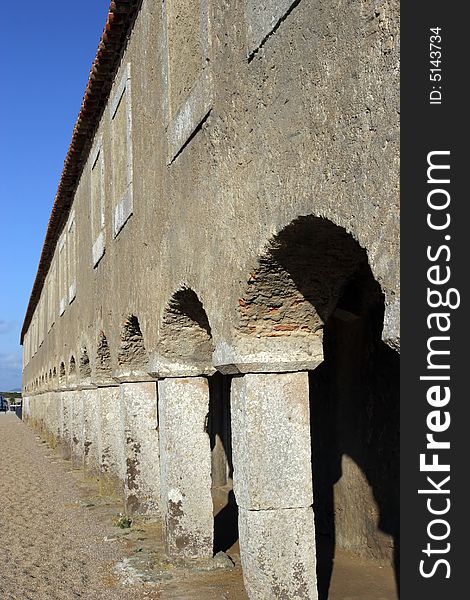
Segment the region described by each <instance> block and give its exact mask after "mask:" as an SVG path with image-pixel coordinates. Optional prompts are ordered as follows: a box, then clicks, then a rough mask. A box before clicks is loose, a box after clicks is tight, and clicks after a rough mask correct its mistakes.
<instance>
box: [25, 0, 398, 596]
mask: <svg viewBox="0 0 470 600" xmlns="http://www.w3.org/2000/svg"><path fill="white" fill-rule="evenodd" d="M398 24H399V21H398V2H396V1H395V0H383V1H381V0H357V1H351V0H339V1H338V2H333V3H332V2H330V1H325V0H295V1H291V0H278V1H274V0H264V1H263V2H257V1H255V0H240V1H239V2H228V1H226V0H162V1H158V2H156V1H152V0H143V1H141V2H138V1H136V0H126V1H124V0H113V1H112V2H111V5H110V9H109V16H108V20H107V22H106V26H105V29H104V31H103V35H102V38H101V41H100V44H99V48H98V52H97V55H96V59H95V61H94V63H93V66H92V69H91V71H90V76H89V81H88V85H87V88H86V91H85V95H84V98H83V102H82V106H81V110H80V114H79V116H78V119H77V122H76V125H75V128H74V131H73V136H72V141H71V145H70V149H69V152H68V154H67V157H66V161H65V164H64V169H63V173H62V176H61V180H60V184H59V187H58V192H57V196H56V198H55V202H54V207H53V210H52V214H51V217H50V221H49V225H48V229H47V234H46V238H45V242H44V246H43V250H42V255H41V260H40V263H39V268H38V272H37V276H36V280H35V282H34V286H33V290H32V294H31V298H30V302H29V306H28V309H27V313H26V317H25V321H24V325H23V330H22V334H21V342H22V344H23V347H24V368H23V396H24V417H25V418H26V419H27V420H28V421H29V422H30V423H31V424H32V425H33V426H35V427H38V428H41V429H42V430H43V431H45V432H46V433H47V435H48V436H49V437H50V439H51V440H54V441H56V442H57V443H59V444H61V445H62V447H63V449H64V451H65V452H66V453H68V454H69V455H70V456H71V458H72V459H73V460H74V461H75V462H76V463H77V464H80V465H83V467H84V468H86V469H89V470H91V471H94V472H96V473H99V474H100V476H102V477H106V478H109V479H110V480H112V481H113V482H114V484H115V485H116V486H117V487H118V488H120V489H122V490H123V494H124V495H125V499H126V505H127V510H128V511H129V512H130V513H135V512H140V513H143V514H148V515H154V516H157V517H161V518H162V519H163V520H164V523H165V536H166V547H167V551H168V554H169V555H170V556H172V557H175V558H178V559H181V558H182V559H187V560H198V559H199V558H207V557H210V556H212V555H213V553H214V552H215V551H217V550H218V549H224V547H223V544H222V543H221V542H220V538H221V537H224V538H226V537H227V536H228V537H230V536H232V537H233V538H235V539H236V537H237V536H239V544H240V555H241V560H242V565H243V577H244V582H245V587H246V590H247V593H248V595H249V597H250V598H253V599H257V600H258V599H266V600H268V599H269V600H272V599H277V598H286V599H301V598H308V599H312V598H317V597H318V591H317V588H318V589H319V594H320V597H323V598H326V597H327V590H328V578H329V575H330V574H331V568H332V564H333V558H334V553H335V548H342V549H345V550H347V551H349V552H351V553H354V554H356V555H358V556H361V557H363V558H366V559H369V560H373V561H377V562H378V563H380V564H385V563H391V562H393V561H394V560H395V561H396V548H397V546H396V542H397V536H398V414H399V412H398V353H397V351H398V348H399V323H398V317H399V314H398V302H399V254H398V234H399V229H398V227H399V222H398V218H399V208H398V115H399V106H398ZM232 481H233V490H232ZM217 494H218V495H219V498H220V497H221V496H222V497H223V498H224V499H225V500H224V502H225V504H226V505H227V507H231V508H233V510H234V511H235V514H237V512H238V529H237V523H232V524H231V525H229V524H227V523H225V524H224V528H225V529H224V531H222V532H221V531H220V530H219V529H220V528H219V529H218V527H217V522H215V521H214V510H213V499H214V497H215V495H217ZM216 521H217V519H216ZM227 528H231V529H230V530H229V531H228V530H227ZM232 541H233V540H232ZM317 562H318V565H317ZM317 566H318V568H319V570H318V573H319V579H318V585H317V576H316V572H317ZM320 567H321V575H320Z"/></svg>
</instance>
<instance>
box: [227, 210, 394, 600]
mask: <svg viewBox="0 0 470 600" xmlns="http://www.w3.org/2000/svg"><path fill="white" fill-rule="evenodd" d="M239 304H240V320H239V328H238V331H239V334H240V335H244V336H251V339H252V340H254V339H255V338H273V337H278V338H279V337H282V336H289V338H290V341H295V340H298V344H299V345H301V344H303V346H304V347H306V346H308V344H309V343H310V341H312V342H316V341H318V339H319V336H321V335H323V353H324V360H323V363H322V364H321V365H320V366H319V367H318V368H316V369H315V370H314V371H312V372H311V373H310V376H309V377H310V403H311V411H310V412H311V437H312V471H313V482H314V511H315V528H316V533H317V559H318V563H317V574H318V587H319V597H320V600H326V599H327V598H328V591H329V585H330V580H331V575H332V572H333V568H334V557H335V550H336V548H341V549H345V550H348V551H350V552H351V553H352V554H354V555H356V556H361V557H363V558H369V559H374V560H375V561H379V562H381V563H390V562H392V563H393V564H394V566H395V578H396V579H397V580H398V574H399V570H398V548H399V545H398V544H399V540H398V535H399V359H398V354H396V353H395V352H394V351H392V350H391V349H389V348H388V347H387V346H386V345H385V344H384V343H383V342H382V339H381V333H382V328H383V317H384V295H383V293H382V290H381V288H380V286H379V285H378V283H377V282H376V281H375V279H374V276H373V274H372V271H371V269H370V266H369V263H368V257H367V253H366V251H365V250H364V249H363V248H361V246H360V245H359V244H358V243H357V241H356V240H355V239H354V238H353V237H352V236H351V235H350V234H349V233H348V232H347V231H346V230H345V229H344V228H342V227H339V226H337V225H335V224H334V223H332V222H331V221H328V220H327V219H323V218H320V217H315V216H313V215H310V216H302V217H299V218H297V219H296V220H294V221H292V222H291V223H290V224H289V225H288V226H287V227H285V228H284V229H283V230H282V231H281V232H280V233H279V234H278V235H277V236H276V237H275V238H274V239H273V240H272V241H271V244H270V247H269V249H268V251H267V252H266V253H265V254H264V255H263V256H261V257H260V260H259V264H258V267H257V268H256V270H255V271H254V272H253V273H251V275H250V277H249V279H248V281H247V286H246V288H245V291H244V295H243V297H242V298H240V300H239ZM291 347H292V348H295V347H296V345H295V344H292V345H291ZM279 484H280V485H282V482H279Z"/></svg>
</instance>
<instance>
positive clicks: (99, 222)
mask: <svg viewBox="0 0 470 600" xmlns="http://www.w3.org/2000/svg"><path fill="white" fill-rule="evenodd" d="M90 201H91V210H90V214H91V240H92V244H93V245H92V261H93V267H96V266H97V265H98V263H99V261H100V260H101V258H102V256H103V255H104V251H105V229H104V225H105V192H104V156H103V139H102V137H101V136H100V137H99V138H98V139H97V141H96V145H95V147H94V149H93V152H92V155H91V198H90Z"/></svg>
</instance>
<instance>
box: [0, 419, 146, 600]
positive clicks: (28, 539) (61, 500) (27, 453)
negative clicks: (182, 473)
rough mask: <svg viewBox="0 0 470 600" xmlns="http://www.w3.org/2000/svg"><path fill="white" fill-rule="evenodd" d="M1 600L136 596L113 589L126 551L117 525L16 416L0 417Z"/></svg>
mask: <svg viewBox="0 0 470 600" xmlns="http://www.w3.org/2000/svg"><path fill="white" fill-rule="evenodd" d="M0 457H1V462H0V550H1V553H0V598H2V600H19V599H22V600H23V599H28V600H29V599H31V600H42V599H44V600H55V599H57V600H58V599H60V600H62V599H63V600H66V599H67V600H68V599H72V598H87V599H90V600H91V599H92V598H93V599H96V600H101V599H102V600H108V599H109V600H112V599H120V598H122V599H127V598H135V594H134V593H133V591H132V590H131V589H124V588H123V589H118V588H117V587H114V586H113V583H112V579H111V581H110V582H109V583H108V585H106V579H107V578H108V579H109V577H110V575H109V574H110V572H111V571H110V569H111V567H112V565H113V564H115V563H116V562H117V561H118V560H119V558H120V556H121V554H122V548H121V547H120V544H119V543H118V542H117V541H114V542H113V541H111V542H109V541H105V538H106V537H107V536H112V528H111V527H107V526H106V525H105V524H104V523H102V522H100V521H99V520H98V519H96V518H94V516H93V514H90V512H89V511H87V509H86V508H85V506H84V503H83V502H82V501H81V499H80V495H79V493H78V490H77V487H76V485H75V482H74V479H73V477H72V476H71V475H70V474H69V473H67V470H66V468H67V467H66V463H63V462H62V461H59V460H56V461H55V462H54V461H53V460H51V451H50V450H48V449H47V448H46V447H45V446H44V445H41V444H40V442H39V441H38V439H37V438H36V436H35V434H34V433H33V432H32V431H31V430H30V429H29V428H28V427H27V426H26V425H24V424H23V423H22V422H21V421H20V420H19V419H18V418H17V417H16V416H14V415H12V414H3V413H0Z"/></svg>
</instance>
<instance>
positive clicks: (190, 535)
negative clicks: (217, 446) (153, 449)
mask: <svg viewBox="0 0 470 600" xmlns="http://www.w3.org/2000/svg"><path fill="white" fill-rule="evenodd" d="M158 407H159V423H160V468H161V498H162V511H163V513H164V518H165V531H166V546H167V552H168V554H169V555H170V556H173V557H176V558H183V559H197V558H210V557H212V554H213V538H214V519H213V506H212V496H211V449H210V440H209V435H208V433H207V418H208V412H209V384H208V381H207V378H206V377H174V378H167V379H163V380H161V381H159V382H158Z"/></svg>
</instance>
